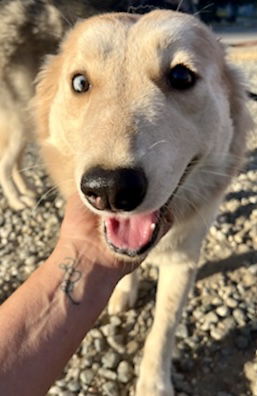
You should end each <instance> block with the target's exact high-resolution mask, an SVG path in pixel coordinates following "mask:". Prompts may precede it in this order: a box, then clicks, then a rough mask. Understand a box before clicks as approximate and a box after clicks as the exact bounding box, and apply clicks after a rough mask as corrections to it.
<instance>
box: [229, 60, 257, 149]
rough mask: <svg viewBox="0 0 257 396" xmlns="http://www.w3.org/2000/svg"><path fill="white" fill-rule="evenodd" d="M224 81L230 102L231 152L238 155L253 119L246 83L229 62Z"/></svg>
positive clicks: (251, 126)
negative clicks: (232, 132) (232, 133)
mask: <svg viewBox="0 0 257 396" xmlns="http://www.w3.org/2000/svg"><path fill="white" fill-rule="evenodd" d="M224 80H225V81H224V82H225V86H226V87H227V90H228V97H229V103H230V115H231V119H232V122H233V126H234V131H235V134H234V139H233V141H232V145H231V154H232V155H235V156H238V157H240V156H241V155H243V151H242V150H243V148H244V146H245V140H246V137H247V132H249V131H250V130H251V129H252V128H253V125H254V124H253V120H252V117H251V115H250V112H249V109H248V108H247V100H248V97H247V91H246V84H245V83H244V79H243V77H242V74H241V73H240V72H239V71H238V70H237V69H236V68H234V67H233V66H232V65H230V64H226V66H225V71H224Z"/></svg>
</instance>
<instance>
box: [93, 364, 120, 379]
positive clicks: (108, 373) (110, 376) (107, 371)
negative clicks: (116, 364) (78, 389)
mask: <svg viewBox="0 0 257 396" xmlns="http://www.w3.org/2000/svg"><path fill="white" fill-rule="evenodd" d="M98 374H99V375H100V376H102V377H104V378H106V379H108V380H112V381H115V380H116V378H117V374H116V373H115V372H114V371H112V370H110V369H106V368H103V367H101V368H100V369H99V371H98Z"/></svg>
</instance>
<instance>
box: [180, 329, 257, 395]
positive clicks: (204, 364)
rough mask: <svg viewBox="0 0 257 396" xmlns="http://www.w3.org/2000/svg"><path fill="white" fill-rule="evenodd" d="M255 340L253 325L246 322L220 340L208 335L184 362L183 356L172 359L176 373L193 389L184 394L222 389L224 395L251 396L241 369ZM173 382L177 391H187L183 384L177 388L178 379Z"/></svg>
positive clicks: (250, 355) (251, 356)
mask: <svg viewBox="0 0 257 396" xmlns="http://www.w3.org/2000/svg"><path fill="white" fill-rule="evenodd" d="M256 340H257V325H256V323H255V324H254V323H249V324H247V325H246V326H245V327H240V328H235V329H232V330H231V331H230V332H229V333H228V334H227V335H226V336H225V337H224V338H222V339H221V340H220V341H214V340H212V339H211V338H210V339H209V340H208V341H207V344H206V345H204V346H201V347H200V348H198V349H196V350H195V349H194V350H193V351H188V356H187V365H186V364H185V361H184V359H183V358H182V359H181V360H178V361H177V362H175V367H176V369H177V370H178V372H179V373H182V375H184V376H185V379H187V380H191V381H192V382H193V384H194V386H193V390H192V389H191V392H190V391H189V392H187V394H188V395H190V396H217V395H219V392H221V394H222V392H224V396H225V395H226V394H228V395H230V396H247V395H249V396H251V395H252V392H251V390H250V389H251V386H250V382H249V381H248V379H247V378H246V375H245V372H244V369H245V364H246V363H248V362H251V361H253V359H254V356H255V351H256ZM188 362H190V364H188ZM248 364H249V363H248ZM255 381H256V378H255ZM175 384H176V388H177V390H178V391H179V390H180V391H186V390H187V389H183V386H182V387H181V388H182V389H180V384H179V382H178V383H176V381H175Z"/></svg>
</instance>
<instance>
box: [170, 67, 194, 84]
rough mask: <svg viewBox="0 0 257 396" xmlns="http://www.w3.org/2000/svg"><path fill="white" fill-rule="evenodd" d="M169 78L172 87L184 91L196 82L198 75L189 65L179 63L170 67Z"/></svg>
mask: <svg viewBox="0 0 257 396" xmlns="http://www.w3.org/2000/svg"><path fill="white" fill-rule="evenodd" d="M168 80H169V83H170V85H171V87H172V88H174V89H177V90H181V91H182V90H185V89H189V88H191V87H192V86H193V85H194V84H195V82H196V75H195V73H194V72H193V71H192V70H190V69H188V67H186V66H184V65H182V64H179V65H176V66H174V67H173V68H172V69H170V71H169V73H168Z"/></svg>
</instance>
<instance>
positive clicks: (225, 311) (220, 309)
mask: <svg viewBox="0 0 257 396" xmlns="http://www.w3.org/2000/svg"><path fill="white" fill-rule="evenodd" d="M216 313H217V314H218V315H219V316H220V317H222V318H224V317H226V316H228V315H229V309H228V307H226V305H221V306H220V307H218V308H216Z"/></svg>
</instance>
